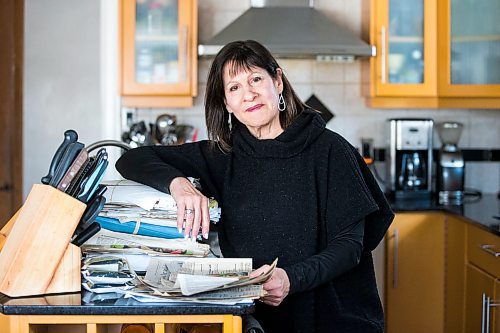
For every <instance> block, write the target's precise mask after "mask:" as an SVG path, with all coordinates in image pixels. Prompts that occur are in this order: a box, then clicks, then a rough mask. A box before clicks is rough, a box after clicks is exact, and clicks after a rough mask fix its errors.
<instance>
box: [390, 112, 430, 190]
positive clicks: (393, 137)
mask: <svg viewBox="0 0 500 333" xmlns="http://www.w3.org/2000/svg"><path fill="white" fill-rule="evenodd" d="M433 125H434V121H433V120H432V119H416V118H404V119H389V120H388V126H389V130H388V133H390V139H389V149H388V150H387V151H388V156H386V162H387V167H386V170H387V178H386V179H388V181H387V188H386V191H387V192H388V194H390V195H392V196H393V197H394V198H395V199H430V197H431V191H432V184H431V177H432V133H433V132H432V131H433Z"/></svg>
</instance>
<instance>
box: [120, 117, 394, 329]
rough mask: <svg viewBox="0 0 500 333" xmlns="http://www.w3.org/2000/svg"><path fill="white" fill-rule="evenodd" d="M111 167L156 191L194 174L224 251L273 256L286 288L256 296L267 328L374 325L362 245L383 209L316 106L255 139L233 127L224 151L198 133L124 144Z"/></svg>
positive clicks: (387, 216)
mask: <svg viewBox="0 0 500 333" xmlns="http://www.w3.org/2000/svg"><path fill="white" fill-rule="evenodd" d="M116 167H117V170H118V171H119V172H120V173H121V174H122V175H123V176H124V177H125V178H128V179H132V180H135V181H138V182H141V183H144V184H147V185H150V186H152V187H154V188H157V189H159V190H161V191H165V192H168V187H169V184H170V182H171V180H172V179H174V178H175V177H179V176H192V177H196V178H200V181H201V184H202V187H203V190H204V193H205V194H206V195H208V196H214V197H215V198H216V199H217V200H218V202H219V203H220V205H221V208H222V219H221V221H222V222H221V225H220V229H219V243H220V246H221V251H222V253H223V255H224V256H225V257H251V258H253V261H254V266H255V267H259V266H261V265H263V264H269V263H271V262H272V261H273V260H274V259H275V258H276V257H278V258H279V261H278V265H279V266H280V267H282V268H283V269H285V271H286V272H287V274H288V277H289V280H290V295H289V296H288V297H287V298H286V299H285V301H284V302H283V303H282V304H281V305H280V306H278V307H276V308H273V307H268V306H266V305H263V304H259V305H258V308H257V312H256V317H257V318H258V319H259V320H260V321H261V322H262V324H263V326H264V328H265V329H266V332H285V331H286V332H335V329H332V328H331V327H330V326H329V325H330V324H331V325H338V326H337V327H338V328H339V331H340V332H341V331H342V330H340V329H341V328H342V327H344V328H348V327H360V329H362V330H363V332H371V331H373V332H376V331H381V329H382V327H383V314H382V310H381V307H380V301H379V300H378V294H377V290H376V285H375V283H374V276H373V267H372V262H371V256H370V255H369V252H370V251H371V250H372V249H373V248H374V247H375V246H376V244H377V243H378V242H379V241H380V239H381V237H382V236H383V234H384V232H385V230H386V228H387V227H388V225H389V223H390V221H391V220H392V216H391V214H392V213H391V212H390V209H388V208H387V206H386V204H387V203H386V202H385V200H384V199H383V195H382V196H380V194H381V193H379V192H380V189H378V186H376V183H375V182H374V180H373V179H371V178H370V176H371V174H370V173H369V172H368V173H367V171H366V170H365V169H364V168H366V165H364V166H363V164H361V162H360V159H359V156H358V155H357V153H356V152H355V150H354V149H353V147H352V146H350V145H349V144H348V143H347V142H346V141H345V140H344V139H343V138H342V137H341V136H339V135H338V134H336V133H333V132H331V131H329V130H327V129H325V124H324V122H323V121H322V119H321V117H320V116H319V115H318V114H317V113H316V112H314V111H310V110H306V111H304V112H303V113H302V114H301V115H299V116H298V118H297V119H296V120H295V121H294V123H293V124H292V125H290V126H289V127H288V128H287V129H286V130H285V131H284V132H283V133H282V134H281V135H279V136H278V137H277V138H276V139H273V140H258V139H257V138H255V137H253V136H252V135H251V134H250V133H249V132H248V130H247V129H246V128H245V127H244V126H239V127H238V128H236V129H235V131H234V134H233V149H232V151H231V152H230V153H228V154H224V153H222V152H220V151H218V150H214V149H211V148H210V145H209V143H208V142H207V141H202V142H197V143H192V144H185V145H182V146H175V147H172V146H171V147H165V146H151V147H144V148H138V149H133V150H131V151H129V152H127V153H126V154H124V155H123V156H122V157H121V158H120V160H119V161H118V162H117V164H116ZM381 206H383V207H381ZM363 248H364V250H365V252H364V253H362V249H363ZM360 266H362V267H367V268H364V269H360V268H359V267H360ZM357 267H358V268H357ZM370 267H371V269H370ZM357 271H362V272H364V273H356V272H357ZM353 274H354V276H351V275H353ZM345 276H351V278H350V279H349V280H350V281H351V282H352V283H353V285H352V286H350V287H349V286H344V287H342V290H337V288H335V287H334V285H335V282H337V281H339V282H342V283H343V279H344V278H345ZM356 284H358V285H356ZM360 286H366V288H359V287H360ZM325 288H326V289H325ZM356 288H358V290H356ZM349 289H350V290H349ZM360 290H363V294H362V295H357V293H359V291H360ZM325 291H326V292H325ZM332 292H334V293H333V294H332V295H331V299H330V298H329V299H323V298H324V297H325V296H326V295H328V294H331V293H332ZM343 294H345V295H343ZM341 295H343V296H341ZM351 297H358V298H359V302H360V303H357V302H353V301H352V300H351V299H350V298H351ZM335 299H336V300H337V301H334V300H335ZM363 299H366V300H365V301H363ZM330 302H333V305H332V309H331V310H328V311H325V309H324V305H327V304H329V303H330ZM363 303H364V304H363ZM347 304H349V306H347ZM307 305H309V308H306V307H305V306H307ZM367 305H369V306H367ZM359 309H362V310H364V311H360V310H359Z"/></svg>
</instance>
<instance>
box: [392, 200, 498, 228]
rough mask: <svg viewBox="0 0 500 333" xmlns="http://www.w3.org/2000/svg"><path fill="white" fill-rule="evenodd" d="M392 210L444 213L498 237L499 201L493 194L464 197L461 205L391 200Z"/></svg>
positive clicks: (427, 201)
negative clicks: (457, 217) (462, 219)
mask: <svg viewBox="0 0 500 333" xmlns="http://www.w3.org/2000/svg"><path fill="white" fill-rule="evenodd" d="M391 206H392V209H394V211H395V212H396V213H398V212H415V211H444V212H447V213H452V214H455V215H457V216H459V217H462V218H464V219H465V220H467V221H468V222H470V223H472V224H475V225H477V226H479V227H481V228H483V229H485V230H488V231H490V232H492V233H494V234H496V235H497V236H500V199H499V198H498V196H497V195H495V194H483V195H482V196H480V197H465V202H464V203H463V204H462V205H440V204H439V203H437V200H435V199H428V200H421V199H419V200H397V201H396V200H392V201H391Z"/></svg>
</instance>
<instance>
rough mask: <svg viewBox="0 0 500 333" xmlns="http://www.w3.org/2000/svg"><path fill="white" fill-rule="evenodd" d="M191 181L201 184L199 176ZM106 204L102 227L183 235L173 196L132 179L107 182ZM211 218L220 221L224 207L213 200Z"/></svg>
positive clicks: (176, 236) (145, 232)
mask: <svg viewBox="0 0 500 333" xmlns="http://www.w3.org/2000/svg"><path fill="white" fill-rule="evenodd" d="M190 180H191V182H192V183H193V184H194V185H195V186H198V183H197V181H196V180H195V179H193V178H191V179H190ZM105 185H106V186H107V187H108V191H107V192H106V193H105V194H104V196H105V197H106V204H105V205H104V208H103V209H102V210H101V212H100V213H99V216H98V217H97V219H96V221H97V222H98V223H99V224H100V225H101V228H104V229H107V230H112V231H117V232H123V233H129V234H137V235H143V236H152V237H161V238H182V237H183V233H182V232H179V231H178V229H177V205H176V203H175V201H174V199H173V198H172V196H171V195H169V194H167V193H163V192H160V191H158V190H155V189H153V188H151V187H149V186H146V185H142V184H139V183H136V182H133V181H130V180H116V181H109V182H105ZM209 212H210V220H211V221H212V222H213V223H217V222H218V221H219V219H220V208H219V207H218V203H217V201H215V200H214V199H210V202H209Z"/></svg>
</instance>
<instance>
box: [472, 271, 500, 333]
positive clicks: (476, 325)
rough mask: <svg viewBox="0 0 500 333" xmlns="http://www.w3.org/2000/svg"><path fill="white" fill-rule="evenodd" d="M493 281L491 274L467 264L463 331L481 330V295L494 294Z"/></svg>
mask: <svg viewBox="0 0 500 333" xmlns="http://www.w3.org/2000/svg"><path fill="white" fill-rule="evenodd" d="M494 281H495V280H494V278H493V277H492V276H490V275H488V274H487V273H485V272H484V271H482V270H480V269H478V268H477V267H475V266H473V265H471V264H467V282H466V293H465V309H466V317H465V332H481V318H482V309H483V306H482V295H483V293H486V294H487V295H490V297H492V296H493V295H494V287H495V285H494Z"/></svg>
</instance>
